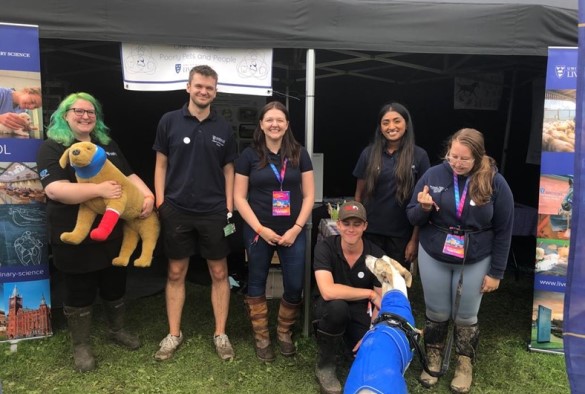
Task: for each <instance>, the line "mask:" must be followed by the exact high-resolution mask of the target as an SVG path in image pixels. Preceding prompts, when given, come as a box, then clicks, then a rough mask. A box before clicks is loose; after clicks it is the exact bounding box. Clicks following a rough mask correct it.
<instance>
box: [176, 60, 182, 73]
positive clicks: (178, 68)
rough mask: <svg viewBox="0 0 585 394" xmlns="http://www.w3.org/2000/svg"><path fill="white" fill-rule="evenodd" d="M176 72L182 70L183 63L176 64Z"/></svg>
mask: <svg viewBox="0 0 585 394" xmlns="http://www.w3.org/2000/svg"><path fill="white" fill-rule="evenodd" d="M175 72H176V73H177V74H178V73H180V72H181V63H177V64H175Z"/></svg>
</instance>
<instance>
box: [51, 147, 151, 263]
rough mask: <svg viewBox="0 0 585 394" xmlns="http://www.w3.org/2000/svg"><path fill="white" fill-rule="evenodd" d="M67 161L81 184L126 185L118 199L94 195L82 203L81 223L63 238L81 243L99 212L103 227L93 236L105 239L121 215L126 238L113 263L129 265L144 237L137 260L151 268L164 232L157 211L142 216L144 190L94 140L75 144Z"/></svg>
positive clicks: (64, 159) (65, 157) (65, 154)
mask: <svg viewBox="0 0 585 394" xmlns="http://www.w3.org/2000/svg"><path fill="white" fill-rule="evenodd" d="M67 163H70V164H71V166H72V167H73V168H74V169H75V176H76V178H77V182H79V183H102V182H105V181H116V182H118V183H119V184H120V185H122V196H121V197H120V198H115V199H105V198H101V197H99V198H94V199H91V200H88V201H86V202H84V203H82V204H80V206H79V211H78V213H77V223H76V224H75V228H74V229H73V231H71V232H68V233H67V232H66V233H63V234H61V240H62V241H63V242H67V243H70V244H74V245H78V244H79V243H81V241H83V240H84V239H85V237H87V235H88V234H89V233H90V229H91V225H92V224H93V221H94V220H95V218H96V216H97V215H98V214H101V215H104V216H103V218H102V220H101V222H100V224H99V226H98V227H97V228H95V229H93V230H92V231H91V234H90V238H91V239H93V240H95V241H105V240H106V239H107V238H108V236H109V235H110V233H111V232H112V230H113V229H114V226H115V225H116V223H117V222H118V219H119V218H122V219H123V220H124V221H125V222H124V238H123V240H122V248H121V249H120V255H119V256H118V257H116V258H115V259H114V260H112V264H114V265H118V266H127V265H128V262H129V260H130V256H131V255H132V253H133V252H134V250H135V249H136V246H137V245H138V241H139V240H140V239H142V253H141V255H140V257H139V258H137V259H136V260H135V261H134V265H135V266H137V267H148V266H150V263H151V262H152V253H153V251H154V248H155V246H156V241H157V239H158V235H159V232H160V223H159V221H158V217H157V215H156V214H152V215H150V216H148V217H147V218H145V219H140V218H139V216H140V212H141V211H142V205H143V203H144V195H143V194H142V192H141V191H140V190H139V189H138V188H137V187H136V186H135V185H134V184H133V183H132V182H131V181H130V180H129V179H128V178H127V177H126V176H125V175H124V174H122V172H121V171H120V170H118V169H117V168H116V166H114V165H113V164H112V163H111V162H110V161H109V160H108V159H107V157H106V152H105V151H104V149H103V148H102V147H100V146H97V145H95V144H92V143H91V142H78V143H76V144H73V145H71V146H70V147H69V148H68V149H67V150H65V152H63V155H62V156H61V159H60V160H59V165H61V167H62V168H65V166H66V165H67Z"/></svg>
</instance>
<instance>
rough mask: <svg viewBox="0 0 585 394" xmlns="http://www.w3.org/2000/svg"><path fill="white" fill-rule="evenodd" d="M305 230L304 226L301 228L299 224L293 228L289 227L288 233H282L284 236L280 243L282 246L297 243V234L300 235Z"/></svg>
mask: <svg viewBox="0 0 585 394" xmlns="http://www.w3.org/2000/svg"><path fill="white" fill-rule="evenodd" d="M301 231H303V229H302V228H300V227H299V226H295V225H293V226H292V227H291V228H289V229H288V231H287V232H286V233H284V234H283V235H282V237H281V238H280V241H278V244H279V245H280V246H286V247H289V246H292V244H294V243H295V240H296V239H297V236H298V235H299V233H300V232H301Z"/></svg>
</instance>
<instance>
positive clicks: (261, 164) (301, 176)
mask: <svg viewBox="0 0 585 394" xmlns="http://www.w3.org/2000/svg"><path fill="white" fill-rule="evenodd" d="M253 139H254V141H253V144H252V146H251V147H248V148H246V149H245V150H244V151H243V152H242V154H241V156H240V157H239V158H238V160H237V161H236V180H235V186H234V204H235V206H236V208H237V209H238V211H239V212H240V214H241V215H242V218H243V219H244V221H245V224H244V243H245V245H246V251H247V254H248V294H247V295H246V297H245V303H246V306H247V310H248V313H249V316H250V320H251V322H252V329H253V331H254V339H255V349H256V355H257V356H258V358H259V359H260V360H262V361H273V360H274V358H275V356H274V352H273V350H272V348H271V346H270V336H269V332H268V306H267V303H266V278H267V277H268V272H269V269H270V264H271V262H272V256H273V255H274V252H275V251H276V252H277V253H278V257H279V259H280V265H281V267H282V274H283V275H282V276H283V285H284V294H283V296H282V299H281V301H280V308H279V311H278V327H277V332H278V338H277V339H278V345H279V348H280V352H281V353H282V354H283V355H285V356H291V355H293V354H295V353H296V348H295V346H294V343H293V341H292V331H291V328H292V326H293V325H294V324H295V322H296V319H297V316H298V312H299V309H300V306H301V298H302V292H303V277H304V267H305V249H306V246H305V245H306V233H305V231H304V226H305V224H306V223H307V221H308V220H309V216H310V215H311V212H312V209H313V203H314V201H315V185H314V178H313V166H312V164H311V159H310V158H309V154H308V153H307V151H306V150H305V149H304V148H303V147H302V146H301V145H300V144H299V143H298V142H297V141H296V140H295V138H294V136H293V133H292V130H291V128H290V125H289V114H288V110H287V109H286V107H285V106H284V105H283V104H282V103H280V102H278V101H273V102H270V103H268V104H266V105H265V106H264V108H262V110H261V111H260V121H259V122H258V125H257V126H256V130H255V131H254V137H253Z"/></svg>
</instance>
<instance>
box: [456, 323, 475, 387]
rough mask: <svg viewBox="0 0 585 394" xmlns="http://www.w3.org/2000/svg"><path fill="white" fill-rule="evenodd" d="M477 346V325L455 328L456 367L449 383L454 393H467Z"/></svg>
mask: <svg viewBox="0 0 585 394" xmlns="http://www.w3.org/2000/svg"><path fill="white" fill-rule="evenodd" d="M478 344H479V325H478V324H477V323H476V324H474V325H472V326H459V325H458V326H455V348H456V351H457V367H456V368H455V376H454V377H453V380H452V381H451V391H452V392H454V393H469V390H470V389H471V383H472V381H473V362H474V361H475V356H476V353H477V346H478Z"/></svg>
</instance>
